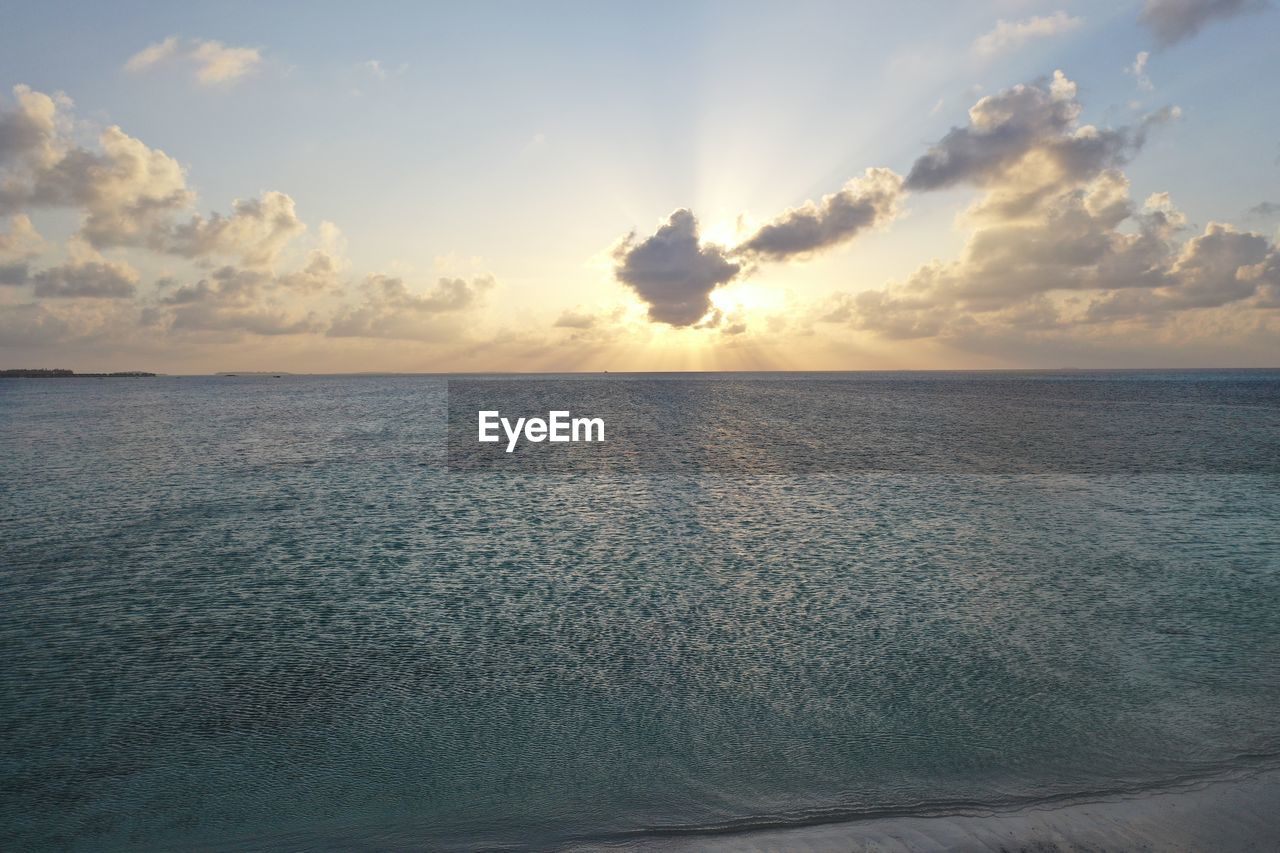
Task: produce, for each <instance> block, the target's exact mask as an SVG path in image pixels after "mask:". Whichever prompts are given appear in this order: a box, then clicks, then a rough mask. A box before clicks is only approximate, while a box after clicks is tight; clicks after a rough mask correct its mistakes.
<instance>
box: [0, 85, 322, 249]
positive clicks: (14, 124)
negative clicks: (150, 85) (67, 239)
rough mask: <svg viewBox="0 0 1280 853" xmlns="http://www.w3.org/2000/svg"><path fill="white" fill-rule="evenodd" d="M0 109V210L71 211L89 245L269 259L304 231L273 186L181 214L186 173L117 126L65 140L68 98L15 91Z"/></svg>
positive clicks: (189, 200)
mask: <svg viewBox="0 0 1280 853" xmlns="http://www.w3.org/2000/svg"><path fill="white" fill-rule="evenodd" d="M14 93H15V100H16V104H15V106H14V108H12V109H9V110H3V111H0V156H2V157H3V159H4V160H5V161H8V162H9V163H11V164H12V166H11V168H9V169H8V171H7V172H6V174H5V175H4V177H3V180H0V214H4V213H14V212H17V211H23V210H28V209H35V208H58V207H64V208H78V209H80V210H81V211H82V213H83V217H84V218H83V221H82V224H81V229H80V232H79V235H80V236H81V237H82V238H83V239H84V240H86V241H87V242H88V243H89V244H90V245H91V246H93V247H95V248H99V249H103V248H108V247H127V246H132V247H142V248H147V249H151V250H153V251H157V252H162V253H166V254H172V255H177V256H180V257H185V258H204V257H208V256H214V255H221V256H226V257H232V258H236V259H238V260H239V262H240V263H243V264H246V265H250V266H269V265H271V264H273V263H275V261H276V260H277V258H278V256H279V254H280V252H281V251H282V250H283V249H284V248H285V246H287V245H288V244H289V243H290V241H292V240H293V239H294V238H295V237H297V236H298V235H299V234H301V233H302V232H303V231H304V230H305V226H304V225H303V224H302V222H301V221H300V220H299V219H298V216H297V213H296V211H295V209H294V202H293V199H291V198H290V197H289V196H287V195H285V194H284V193H280V192H267V193H264V194H263V195H262V196H261V197H260V198H256V199H248V200H242V201H237V202H235V204H234V206H233V211H232V213H231V214H229V215H222V214H219V213H212V214H210V215H209V216H207V217H206V216H203V215H200V214H192V215H189V216H188V217H187V218H186V219H185V221H182V220H180V215H181V214H183V213H184V212H185V211H188V210H189V209H190V208H191V207H192V206H193V205H194V203H195V199H196V197H195V193H194V192H193V191H192V190H191V189H190V188H189V187H188V186H187V177H186V171H185V170H184V169H183V167H182V165H181V164H180V163H178V161H177V160H175V159H174V158H172V157H170V156H169V155H168V154H166V153H165V152H163V151H161V150H159V149H154V148H151V147H149V146H147V145H146V144H145V143H143V142H142V141H141V140H138V139H135V138H134V137H132V136H129V135H128V134H127V133H125V132H124V131H123V130H121V129H120V128H119V127H114V126H113V127H108V128H107V129H105V130H104V131H102V132H101V133H100V134H99V136H98V148H97V150H90V149H88V148H84V147H82V146H79V145H76V144H74V143H73V142H72V141H71V139H70V137H69V131H68V128H69V126H70V124H71V119H70V117H69V116H68V115H67V111H68V110H69V109H70V107H71V106H72V105H71V101H70V100H69V99H67V98H65V97H50V96H48V95H43V94H41V93H38V92H33V91H31V90H30V89H28V88H27V87H25V86H18V87H15V89H14Z"/></svg>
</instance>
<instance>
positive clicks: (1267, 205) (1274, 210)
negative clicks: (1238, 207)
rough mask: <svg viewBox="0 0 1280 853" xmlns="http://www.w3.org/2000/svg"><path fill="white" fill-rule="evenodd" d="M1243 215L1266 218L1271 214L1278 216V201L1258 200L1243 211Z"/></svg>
mask: <svg viewBox="0 0 1280 853" xmlns="http://www.w3.org/2000/svg"><path fill="white" fill-rule="evenodd" d="M1245 215H1246V216H1250V217H1253V218H1256V219H1268V218H1270V217H1272V216H1280V203H1277V202H1274V201H1260V202H1258V203H1257V204H1255V205H1254V206H1253V207H1251V208H1249V209H1248V210H1247V211H1245Z"/></svg>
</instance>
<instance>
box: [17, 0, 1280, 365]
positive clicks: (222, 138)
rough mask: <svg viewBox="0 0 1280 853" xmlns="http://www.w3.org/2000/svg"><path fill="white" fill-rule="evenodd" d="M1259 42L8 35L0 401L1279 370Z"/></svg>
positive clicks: (630, 9)
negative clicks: (1010, 372)
mask: <svg viewBox="0 0 1280 853" xmlns="http://www.w3.org/2000/svg"><path fill="white" fill-rule="evenodd" d="M1276 44H1280V12H1278V11H1277V9H1276V8H1275V7H1274V4H1272V3H1269V2H1265V1H1264V0H1136V2H1132V3H1115V2H1097V3H1093V2H1062V1H1061V0H1059V2H1037V0H997V2H967V3H941V2H902V0H897V2H866V3H854V2H839V3H819V2H793V3H786V4H783V3H778V2H772V3H752V2H712V3H690V2H679V3H677V2H651V3H587V2H578V3H551V2H538V3H457V4H454V3H448V4H446V3H419V2H413V3H408V2H406V3H377V2H375V3H362V4H354V3H346V4H334V3H319V2H307V3H290V2H274V3H270V4H261V3H236V2H221V3H216V4H215V3H203V4H195V3H189V4H173V3H159V2H156V3H128V2H122V3H112V4H84V3H57V2H47V0H46V2H39V3H26V2H13V0H6V2H4V3H3V4H0V367H65V368H71V369H74V370H78V371H82V372H89V371H107V370H150V371H156V372H162V373H211V372H217V371H248V370H261V371H290V372H296V373H302V372H317V373H322V372H362V371H396V372H446V371H578V370H581V371H597V370H610V371H628V370H638V371H646V370H882V369H959V368H965V369H968V368H974V369H988V368H1061V367H1080V368H1089V367H1232V366H1236V367H1250V366H1254V367H1276V366H1280V248H1278V247H1277V240H1278V238H1280V110H1278V109H1277V108H1276V107H1277V100H1276V95H1275V82H1276V81H1277V80H1280V50H1277V49H1276V48H1275V45H1276Z"/></svg>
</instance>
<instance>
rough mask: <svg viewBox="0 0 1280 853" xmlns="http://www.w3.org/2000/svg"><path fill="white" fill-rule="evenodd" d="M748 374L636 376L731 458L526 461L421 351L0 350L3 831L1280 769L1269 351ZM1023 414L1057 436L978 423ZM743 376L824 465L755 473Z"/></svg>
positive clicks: (1277, 399)
mask: <svg viewBox="0 0 1280 853" xmlns="http://www.w3.org/2000/svg"><path fill="white" fill-rule="evenodd" d="M756 379H758V380H760V381H753V382H743V381H742V377H734V376H720V377H717V376H703V377H696V378H693V379H689V378H672V377H649V378H648V380H649V381H651V383H653V384H652V385H651V387H650V388H649V390H648V391H647V392H646V393H647V394H648V397H647V398H646V399H648V400H650V402H652V401H654V400H656V401H657V402H656V404H655V406H656V408H655V409H654V410H656V411H659V412H675V413H677V415H678V418H679V420H678V423H677V424H676V425H677V426H678V425H679V424H689V423H692V422H697V423H698V424H700V426H699V428H698V429H697V430H692V431H689V430H686V431H685V432H682V433H680V436H679V439H678V440H679V441H683V442H689V441H692V440H694V439H695V438H698V437H701V439H702V440H705V441H706V442H708V443H714V444H715V445H716V446H717V447H721V448H725V447H727V448H729V449H730V450H731V451H732V452H731V453H730V454H729V456H728V457H723V456H721V457H717V460H716V464H714V465H706V466H694V467H682V466H679V465H671V464H667V463H662V464H659V463H656V462H655V463H653V464H639V465H634V466H631V467H630V468H627V469H626V470H618V469H617V468H616V466H613V467H611V466H610V465H596V466H593V465H590V464H582V465H574V466H569V467H568V468H565V469H563V470H558V469H554V468H552V469H545V470H544V469H540V470H525V469H520V468H513V469H511V470H507V471H501V470H463V468H464V467H465V466H459V465H457V464H454V465H452V466H451V465H450V463H451V462H454V463H456V462H457V460H456V459H455V458H454V457H453V456H452V454H451V448H450V447H449V446H448V444H449V441H448V439H449V429H448V423H447V415H448V414H449V402H450V401H449V396H450V395H449V394H448V383H447V381H446V379H445V378H443V377H427V376H395V377H373V376H360V377H282V378H279V379H275V378H271V377H260V378H259V377H239V378H219V377H189V378H176V377H175V378H165V377H162V378H156V379H123V380H75V379H69V380H31V381H6V382H3V383H0V607H2V608H3V610H2V611H0V613H2V615H3V619H2V620H0V731H2V733H3V737H2V738H0V791H2V796H0V849H4V850H24V851H34V850H46V849H49V850H59V849H74V850H111V849H129V850H137V849H143V850H150V849H154V850H174V849H228V850H250V849H335V850H337V849H342V850H351V849H491V848H495V847H501V848H513V849H527V848H528V849H545V848H556V847H563V846H575V845H576V846H587V847H591V846H608V847H617V848H624V849H625V848H627V847H630V846H635V847H643V848H645V849H651V848H653V847H655V846H658V847H660V846H662V845H663V844H664V843H666V841H668V840H669V841H671V842H672V843H676V842H680V841H688V840H689V839H697V838H700V837H706V838H710V837H713V836H714V837H725V834H732V833H738V832H742V833H750V832H755V831H765V830H768V831H778V830H786V829H788V828H790V827H812V826H817V825H826V824H828V823H838V822H846V821H847V822H855V823H856V822H857V821H862V820H879V819H884V818H886V817H894V816H905V817H920V816H929V815H946V814H958V813H959V814H982V813H987V812H999V811H1002V810H1007V809H1010V808H1015V807H1019V806H1035V805H1052V804H1055V803H1064V802H1072V801H1079V800H1099V799H1102V800H1105V799H1108V798H1119V797H1133V796H1136V795H1141V794H1142V793H1143V792H1148V791H1160V790H1165V789H1169V788H1171V787H1174V788H1176V787H1178V786H1182V785H1186V784H1188V783H1194V782H1196V781H1197V780H1202V779H1212V778H1218V777H1222V776H1224V775H1230V774H1233V773H1240V772H1252V771H1254V770H1257V771H1259V772H1263V771H1265V772H1270V771H1271V770H1273V769H1275V768H1277V767H1280V372H1266V371H1225V372H1190V373H1106V374H1094V373H1088V374H1074V373H1073V374H920V375H910V376H904V375H901V374H885V375H876V374H848V375H831V374H823V375H820V376H814V375H790V376H767V377H756ZM507 381H510V382H516V383H519V382H533V381H537V380H533V379H510V378H509V379H508V380H507ZM557 381H559V380H557ZM601 381H602V382H603V380H601ZM633 381H634V378H622V377H611V378H610V379H609V380H608V383H614V384H615V385H616V387H617V389H618V390H617V391H616V392H614V391H611V390H610V388H611V387H612V386H610V385H609V384H608V383H604V384H602V385H600V386H599V387H595V388H594V389H593V390H592V394H594V395H596V396H597V398H600V399H603V400H604V401H605V403H606V404H608V403H609V401H610V400H612V401H613V403H612V404H610V405H612V408H610V409H609V411H610V417H611V418H613V421H612V423H613V424H614V426H616V427H618V428H619V429H623V428H624V427H625V420H626V417H627V411H628V408H627V407H628V405H633V403H629V402H628V401H629V400H631V399H632V398H630V397H627V394H628V393H630V392H631V391H633V390H634V387H635V386H634V385H628V383H630V382H633ZM761 382H763V383H764V384H763V385H762V384H761ZM663 383H665V384H663ZM601 395H602V396H601ZM958 399H962V400H963V401H964V402H963V406H962V409H960V410H958V409H957V408H956V407H955V405H954V401H956V400H958ZM1011 400H1014V401H1016V406H1013V407H1012V408H1011V406H1012V404H1011V403H1010V401H1011ZM618 401H621V402H618ZM904 401H906V402H904ZM948 401H951V402H948ZM1015 409H1016V411H1019V412H1022V413H1023V420H1017V421H1015V422H1014V426H1013V427H1012V428H1010V427H1009V423H1010V419H1009V417H1006V416H1003V415H1002V416H1001V417H999V418H990V417H989V418H988V420H989V421H997V422H999V423H1000V424H1004V425H1005V426H1004V429H1006V430H1007V432H1006V433H1005V434H1006V435H1023V436H1026V435H1031V436H1033V437H1035V436H1040V435H1042V434H1049V433H1043V430H1045V429H1048V426H1046V425H1055V424H1056V425H1058V426H1059V427H1060V428H1059V429H1056V430H1051V433H1052V434H1053V435H1056V436H1057V437H1058V439H1061V440H1062V441H1063V442H1064V443H1063V444H1062V448H1063V449H1062V453H1063V454H1064V455H1063V456H1062V457H1061V458H1062V459H1064V460H1069V461H1066V462H1061V460H1059V459H1057V458H1056V457H1054V456H1053V455H1052V454H1049V455H1046V454H1045V453H1044V452H1043V450H1042V449H1043V447H1044V446H1045V444H1044V442H1043V441H1041V440H1040V439H1038V438H1037V439H1036V440H1034V441H1026V442H1022V444H1023V445H1027V446H1029V447H1031V448H1032V449H1031V450H1027V449H1026V447H1024V448H1023V450H1024V451H1025V452H1021V455H1020V456H1019V457H1018V459H1019V461H1018V463H1017V464H1004V463H1005V462H1007V461H1008V460H1002V459H1001V458H998V457H996V456H991V455H989V454H992V453H995V454H1004V453H1007V452H1008V444H1007V443H999V442H998V443H996V444H994V445H992V444H990V443H987V442H985V441H983V440H979V439H981V438H982V435H988V434H991V433H992V432H993V431H994V432H998V429H997V428H996V427H995V426H990V425H989V426H988V427H987V428H984V429H983V430H966V429H965V423H964V421H963V419H961V420H957V417H959V416H958V415H957V412H958V411H965V412H970V413H973V416H974V417H977V416H978V415H979V414H981V413H988V414H989V413H991V412H993V411H999V412H1010V411H1014V410H1015ZM766 411H768V412H773V413H774V415H771V417H776V416H778V413H787V416H788V419H789V420H790V421H791V422H793V427H792V428H794V423H799V424H801V425H802V426H805V425H807V426H805V429H804V430H801V431H799V432H793V433H790V435H791V436H792V438H794V437H795V436H797V435H816V436H820V437H823V438H822V440H821V441H815V442H810V443H809V444H807V445H806V448H805V453H806V454H808V453H811V452H819V451H817V450H815V447H816V448H825V449H823V450H821V452H820V454H819V455H820V458H821V459H822V460H823V461H822V463H821V464H816V465H815V464H811V463H810V462H805V463H804V464H800V463H796V464H795V465H794V466H789V465H788V464H770V465H758V466H757V465H756V461H757V460H758V458H760V455H759V453H758V451H760V447H759V443H760V442H762V441H765V442H767V441H768V436H769V435H770V434H771V433H770V432H769V431H768V430H763V431H762V430H758V429H757V430H756V431H754V432H751V431H750V429H749V427H750V426H751V424H753V423H754V424H757V425H758V424H759V423H760V422H761V418H762V417H763V415H761V414H759V413H761V412H766ZM1135 411H1137V412H1138V413H1139V415H1138V416H1135V415H1134V412H1135ZM709 412H714V413H718V414H717V416H716V417H709V416H708V414H707V413H709ZM885 412H890V413H894V412H896V413H897V415H895V417H896V418H897V419H896V420H894V419H893V418H890V419H889V421H885V420H882V419H878V418H880V416H881V415H883V414H884V413H885ZM904 412H905V415H904V414H903V413H904ZM1082 412H1085V413H1087V417H1086V416H1085V415H1081V414H1080V413H1082ZM731 416H732V417H731ZM1077 416H1078V417H1079V419H1078V420H1073V418H1077ZM886 417H887V416H886ZM735 418H736V420H735ZM780 422H781V420H779V423H780ZM889 422H893V423H899V424H901V423H909V424H912V425H913V426H912V429H913V430H917V431H918V433H912V434H913V435H916V436H917V438H919V437H921V436H923V437H924V438H923V439H921V440H918V441H915V442H909V441H904V440H903V437H902V435H901V434H889V433H888V432H887V431H885V424H886V423H889ZM734 423H737V424H745V425H746V426H745V427H743V428H744V429H748V433H749V434H750V438H751V442H752V444H751V445H750V446H741V435H739V434H737V433H735V431H734V428H733V426H732V425H733V424H734ZM851 424H859V425H860V426H859V427H858V429H859V430H860V432H858V434H857V435H858V440H857V446H858V447H860V448H863V450H864V451H865V453H864V456H863V457H860V458H861V460H862V461H860V462H859V463H858V464H849V465H841V464H838V462H839V460H840V459H847V458H849V457H848V454H849V453H850V452H852V451H851V450H850V449H849V447H846V446H844V445H841V444H840V440H841V439H840V437H841V436H846V437H847V436H848V435H850V434H851V433H850V432H849V431H850V430H851V429H852V427H851V426H850V425H851ZM1116 424H1120V425H1122V426H1123V429H1122V430H1121V429H1112V428H1111V427H1113V426H1115V425H1116ZM1035 430H1040V431H1041V432H1035ZM624 432H625V430H624ZM974 433H981V434H982V435H977V436H976V437H975V435H974ZM1086 434H1087V435H1088V436H1091V437H1090V438H1089V439H1088V441H1087V442H1083V443H1076V444H1072V443H1071V441H1070V439H1071V437H1072V436H1073V435H1086ZM1108 436H1109V438H1108ZM672 441H675V439H673V440H672ZM922 441H923V442H924V443H923V444H922V443H921V442H922ZM832 442H834V443H835V446H836V447H837V448H838V449H839V451H840V452H839V453H831V452H830V448H831V446H832ZM1099 442H1101V444H1099ZM1103 444H1106V445H1108V446H1110V447H1112V448H1113V449H1116V448H1119V449H1118V450H1117V451H1116V452H1117V454H1118V455H1117V456H1116V459H1115V461H1114V464H1112V461H1111V457H1110V456H1107V457H1106V458H1107V460H1108V461H1107V462H1106V464H1101V465H1081V464H1078V463H1079V461H1080V459H1081V456H1080V454H1079V453H1078V450H1079V447H1080V446H1086V447H1089V448H1093V449H1094V450H1096V449H1097V448H1098V447H1100V446H1102V445H1103ZM1130 445H1132V448H1137V450H1135V451H1134V452H1133V453H1127V454H1126V452H1124V451H1125V448H1128V447H1130ZM881 446H883V447H884V448H892V449H893V453H891V454H888V455H884V456H877V455H876V454H877V453H878V452H879V449H880V448H881ZM1169 447H1175V448H1176V449H1177V452H1176V453H1169V452H1167V448H1169ZM735 448H736V449H735ZM1035 448H1041V450H1036V449H1035ZM1069 448H1075V449H1074V450H1069ZM1162 448H1164V449H1165V450H1162ZM766 450H767V448H766ZM794 452H795V451H794V448H791V449H788V450H786V451H785V452H779V453H774V454H772V455H771V456H770V455H769V454H767V453H766V454H764V455H765V456H767V457H769V458H770V459H772V461H773V462H774V463H776V462H777V460H778V459H783V460H788V459H797V458H800V457H797V456H795V455H794ZM886 452H887V451H886ZM981 453H987V454H988V455H987V456H981ZM823 454H825V455H823ZM913 454H916V455H913ZM975 454H978V455H975ZM802 456H803V458H804V459H807V460H808V459H811V457H810V456H809V455H804V454H802ZM917 456H918V457H919V458H918V459H917ZM599 458H604V459H605V460H608V459H610V458H611V457H609V456H608V454H607V453H606V454H605V455H604V456H603V457H599ZM664 458H666V457H664ZM725 458H728V459H730V460H734V459H736V460H738V463H739V464H736V465H735V464H726V463H725V461H724V460H725ZM1088 458H1090V459H1096V458H1098V457H1097V454H1096V453H1094V452H1093V451H1092V450H1091V452H1090V454H1089V456H1088ZM886 459H887V460H889V461H887V462H886V461H883V460H886ZM956 459H960V460H961V463H957V464H942V465H938V464H932V463H934V462H937V461H938V460H943V461H946V460H952V461H954V460H956ZM921 460H923V461H921ZM926 462H927V463H929V464H925V463H926ZM1059 462H1061V464H1059ZM1278 805H1280V804H1278ZM729 837H732V835H730V836H729Z"/></svg>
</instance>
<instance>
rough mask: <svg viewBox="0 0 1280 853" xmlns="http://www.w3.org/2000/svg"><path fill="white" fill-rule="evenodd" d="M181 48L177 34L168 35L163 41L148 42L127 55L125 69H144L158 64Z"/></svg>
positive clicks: (133, 70)
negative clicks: (132, 53) (140, 48)
mask: <svg viewBox="0 0 1280 853" xmlns="http://www.w3.org/2000/svg"><path fill="white" fill-rule="evenodd" d="M180 49H181V48H180V47H179V45H178V37H177V36H169V37H168V38H167V39H165V40H164V41H158V42H156V43H155V44H149V45H147V46H146V47H144V48H143V49H142V50H140V51H138V52H137V53H135V54H134V55H133V56H131V57H129V60H128V61H127V62H125V64H124V70H125V71H132V72H138V71H146V70H147V69H148V68H151V67H152V66H153V65H158V64H160V63H161V62H164V61H165V60H167V59H172V58H173V57H175V56H177V55H178V51H179V50H180Z"/></svg>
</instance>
